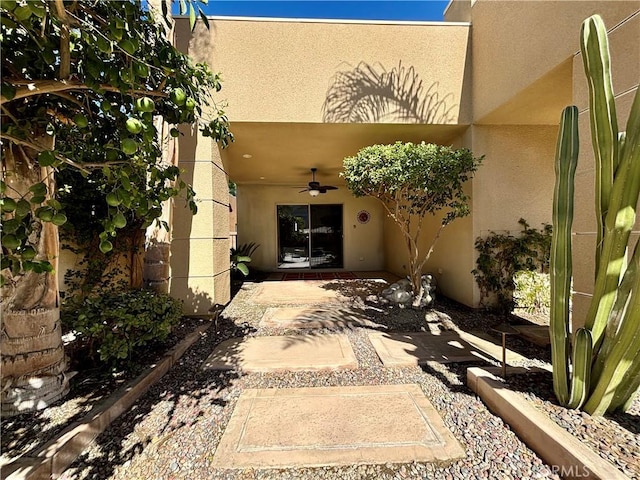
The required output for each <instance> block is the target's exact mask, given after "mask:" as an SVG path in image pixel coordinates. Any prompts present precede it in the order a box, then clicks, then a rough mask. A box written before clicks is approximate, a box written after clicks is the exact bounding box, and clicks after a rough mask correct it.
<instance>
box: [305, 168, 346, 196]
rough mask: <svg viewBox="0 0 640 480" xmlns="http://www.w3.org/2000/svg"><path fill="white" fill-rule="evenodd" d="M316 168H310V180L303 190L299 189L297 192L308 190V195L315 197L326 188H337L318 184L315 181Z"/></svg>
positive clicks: (325, 191) (325, 190)
mask: <svg viewBox="0 0 640 480" xmlns="http://www.w3.org/2000/svg"><path fill="white" fill-rule="evenodd" d="M317 170H318V169H317V168H312V169H311V181H310V182H309V185H308V186H307V188H305V189H304V190H300V191H299V192H298V193H304V192H309V195H311V196H312V197H317V196H318V195H319V194H321V193H327V190H337V189H338V187H334V186H333V185H320V182H316V171H317Z"/></svg>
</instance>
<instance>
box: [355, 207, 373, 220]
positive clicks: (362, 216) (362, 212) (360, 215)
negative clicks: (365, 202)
mask: <svg viewBox="0 0 640 480" xmlns="http://www.w3.org/2000/svg"><path fill="white" fill-rule="evenodd" d="M357 218H358V222H360V223H367V222H368V221H369V220H371V214H370V213H369V212H367V211H366V210H360V211H359V212H358V215H357Z"/></svg>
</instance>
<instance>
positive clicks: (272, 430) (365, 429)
mask: <svg viewBox="0 0 640 480" xmlns="http://www.w3.org/2000/svg"><path fill="white" fill-rule="evenodd" d="M463 456H464V450H463V448H462V447H461V446H460V444H459V443H458V442H457V440H456V439H455V438H454V437H453V435H452V434H451V432H450V431H449V430H447V428H446V427H445V426H444V424H443V423H442V420H441V418H440V416H439V415H438V413H437V412H436V411H435V409H434V408H433V406H432V405H431V403H430V402H429V401H428V400H427V398H426V397H425V395H424V393H423V392H422V390H421V389H420V387H419V386H418V385H378V386H362V387H317V388H295V389H260V390H256V389H252V390H245V391H244V392H243V393H242V394H241V396H240V398H239V399H238V403H237V405H236V407H235V409H234V412H233V415H232V417H231V419H230V421H229V424H228V425H227V428H226V430H225V433H224V435H223V437H222V440H221V441H220V444H219V445H218V448H217V450H216V452H215V455H214V457H213V461H212V466H214V467H222V468H271V467H273V468H286V467H299V466H321V465H353V464H379V463H390V462H391V463H405V462H412V461H418V462H433V461H437V462H439V463H447V462H451V461H453V460H456V459H458V458H462V457H463Z"/></svg>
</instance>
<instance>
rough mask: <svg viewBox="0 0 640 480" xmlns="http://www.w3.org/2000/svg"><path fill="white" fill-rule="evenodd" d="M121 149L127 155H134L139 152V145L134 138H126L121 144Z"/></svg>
mask: <svg viewBox="0 0 640 480" xmlns="http://www.w3.org/2000/svg"><path fill="white" fill-rule="evenodd" d="M120 148H121V149H122V151H123V152H124V153H125V154H127V155H133V154H134V153H136V152H137V151H138V144H137V143H136V141H135V140H133V139H132V138H125V139H124V140H122V142H121V144H120Z"/></svg>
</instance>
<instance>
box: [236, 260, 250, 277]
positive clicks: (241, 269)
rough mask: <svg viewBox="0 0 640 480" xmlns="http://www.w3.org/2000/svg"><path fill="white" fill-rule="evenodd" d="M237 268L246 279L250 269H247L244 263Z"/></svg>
mask: <svg viewBox="0 0 640 480" xmlns="http://www.w3.org/2000/svg"><path fill="white" fill-rule="evenodd" d="M236 268H237V269H238V270H239V271H240V272H241V273H242V274H243V275H244V276H245V277H246V276H247V275H249V267H247V266H246V265H245V264H244V263H239V264H237V265H236Z"/></svg>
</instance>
